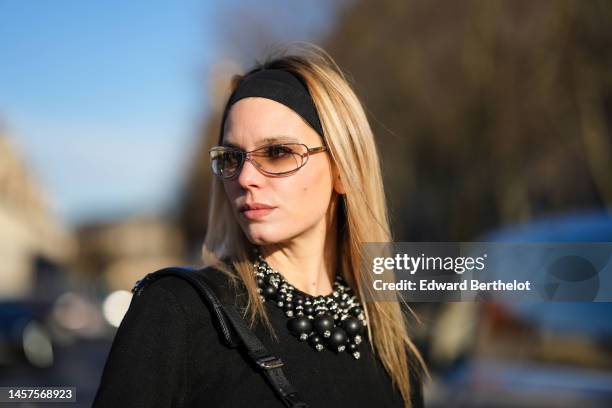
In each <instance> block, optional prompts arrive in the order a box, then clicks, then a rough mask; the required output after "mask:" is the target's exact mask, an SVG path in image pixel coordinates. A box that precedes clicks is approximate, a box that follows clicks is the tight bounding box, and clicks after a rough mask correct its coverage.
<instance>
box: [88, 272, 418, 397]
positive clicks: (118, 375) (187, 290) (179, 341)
mask: <svg viewBox="0 0 612 408" xmlns="http://www.w3.org/2000/svg"><path fill="white" fill-rule="evenodd" d="M264 305H265V307H266V310H267V313H268V316H269V318H270V322H271V323H272V326H273V327H274V330H275V332H276V334H277V336H278V342H277V341H275V340H274V339H273V338H272V337H271V336H270V335H269V333H268V332H267V331H266V330H265V329H264V328H263V327H261V326H256V327H255V328H254V332H255V334H256V335H257V337H259V339H260V340H261V341H262V342H263V343H264V345H265V346H266V347H267V348H268V350H269V351H270V352H271V353H272V354H274V355H276V356H277V357H280V358H281V359H282V361H283V362H284V364H285V365H284V367H283V370H284V372H285V374H286V375H287V378H288V379H289V381H290V382H291V383H292V384H293V385H294V386H295V387H296V388H297V390H298V392H299V394H300V396H301V397H302V399H303V400H304V401H305V402H306V403H308V404H309V406H310V407H311V408H317V407H334V408H339V407H403V402H402V398H401V395H400V393H399V391H398V390H397V389H396V388H394V387H392V385H391V379H390V377H389V376H388V374H387V372H386V371H385V370H384V368H383V366H382V364H381V362H380V360H379V359H378V358H377V357H376V356H375V355H374V354H373V353H372V352H371V350H370V345H369V339H368V336H367V334H366V335H364V336H363V337H364V341H363V343H362V344H361V345H360V352H361V358H360V359H358V360H355V359H354V358H353V357H352V356H351V355H350V354H348V353H346V352H342V353H337V354H336V353H333V352H330V351H327V350H323V351H320V352H317V351H316V350H314V349H313V348H311V347H310V346H309V345H308V344H307V343H304V342H300V341H298V340H297V339H296V338H295V337H294V336H293V335H291V333H290V332H289V330H288V329H287V327H286V325H287V317H286V316H285V314H284V312H283V311H282V310H281V309H280V308H278V307H276V305H275V304H272V303H271V302H265V303H264ZM212 319H213V316H212V315H211V313H210V311H209V309H208V307H207V306H206V304H205V303H204V302H203V301H202V299H200V297H199V295H198V293H197V292H196V291H195V290H194V289H193V288H192V287H191V286H190V284H189V283H187V282H185V281H183V280H182V279H178V278H174V277H163V278H160V279H158V280H157V281H154V282H153V283H151V284H150V285H149V286H148V287H147V288H146V289H145V290H144V291H143V292H142V293H141V294H140V295H139V296H134V297H133V299H132V302H131V304H130V307H129V309H128V311H127V313H126V315H125V317H124V319H123V321H122V323H121V325H120V326H119V328H118V330H117V333H116V335H115V339H114V341H113V344H112V347H111V350H110V353H109V356H108V359H107V361H106V365H105V368H104V372H103V374H102V379H101V382H100V386H99V388H98V392H97V394H96V397H95V401H94V404H93V408H106V407H110V408H122V407H129V408H139V407H147V408H169V407H174V408H191V407H199V408H203V407H240V408H242V407H271V408H272V407H283V406H284V405H283V403H282V402H281V401H280V400H279V399H278V398H277V397H276V396H275V394H274V391H273V390H272V389H271V388H270V386H269V385H268V384H267V383H266V381H265V379H264V377H263V376H262V375H261V374H260V373H259V372H258V371H256V370H254V369H253V368H252V367H251V365H250V364H248V363H247V361H246V360H245V358H244V357H243V355H242V354H241V353H240V352H238V351H237V349H231V348H229V347H227V346H226V345H225V344H223V342H222V340H221V337H220V335H219V334H218V332H217V331H216V329H215V325H214V324H213V320H212ZM411 377H412V384H411V385H412V388H413V393H414V395H413V398H412V400H413V406H414V407H421V406H422V404H423V402H422V395H421V385H420V381H419V380H418V378H417V377H415V376H411Z"/></svg>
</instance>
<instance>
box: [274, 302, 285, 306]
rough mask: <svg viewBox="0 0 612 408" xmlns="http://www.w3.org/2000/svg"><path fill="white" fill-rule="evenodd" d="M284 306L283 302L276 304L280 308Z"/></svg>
mask: <svg viewBox="0 0 612 408" xmlns="http://www.w3.org/2000/svg"><path fill="white" fill-rule="evenodd" d="M283 304H284V303H283V302H280V301H279V302H277V303H276V306H278V307H283Z"/></svg>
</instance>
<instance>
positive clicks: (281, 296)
mask: <svg viewBox="0 0 612 408" xmlns="http://www.w3.org/2000/svg"><path fill="white" fill-rule="evenodd" d="M275 299H276V301H277V302H284V301H285V299H287V295H285V294H284V293H281V292H277V293H276V297H275Z"/></svg>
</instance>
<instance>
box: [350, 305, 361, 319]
mask: <svg viewBox="0 0 612 408" xmlns="http://www.w3.org/2000/svg"><path fill="white" fill-rule="evenodd" d="M361 312H362V310H361V308H359V307H354V308H352V309H351V310H350V313H351V314H352V315H353V316H355V317H357V316H359V315H360V314H361Z"/></svg>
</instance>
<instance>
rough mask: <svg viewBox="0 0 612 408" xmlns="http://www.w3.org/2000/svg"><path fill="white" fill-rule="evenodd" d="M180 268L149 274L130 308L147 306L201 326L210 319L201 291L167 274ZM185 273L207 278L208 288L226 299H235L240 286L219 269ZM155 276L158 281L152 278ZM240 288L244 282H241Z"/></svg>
mask: <svg viewBox="0 0 612 408" xmlns="http://www.w3.org/2000/svg"><path fill="white" fill-rule="evenodd" d="M171 269H176V268H164V269H161V270H158V271H156V272H155V273H152V274H148V275H145V277H144V278H143V279H141V280H140V281H138V282H137V283H136V285H135V286H134V289H133V292H134V296H133V300H132V305H130V307H132V306H134V307H146V308H150V309H152V310H154V311H157V312H161V313H169V314H181V315H183V316H182V317H185V318H187V319H188V320H189V319H191V320H193V319H195V320H197V321H198V322H199V324H201V322H202V318H203V317H204V318H205V319H210V316H211V315H210V310H209V308H208V307H207V303H206V301H205V299H203V298H202V297H201V296H200V294H199V293H198V290H197V289H196V288H195V287H194V286H193V285H192V283H190V281H189V280H187V279H184V278H181V277H180V276H177V275H172V274H164V273H161V274H160V272H162V271H168V270H171ZM181 272H182V273H187V274H197V275H199V277H201V278H204V282H205V284H206V286H208V287H209V288H211V289H212V290H213V292H214V293H215V295H216V296H217V297H218V298H219V299H221V300H222V301H223V300H232V299H233V300H235V298H236V288H237V287H236V286H235V285H234V284H232V282H233V281H232V280H231V279H230V277H229V276H228V275H227V274H225V273H224V272H221V271H219V270H217V269H213V268H202V269H198V270H189V271H188V270H182V271H181ZM152 275H155V278H151V276H152ZM238 287H241V286H240V283H238Z"/></svg>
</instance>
